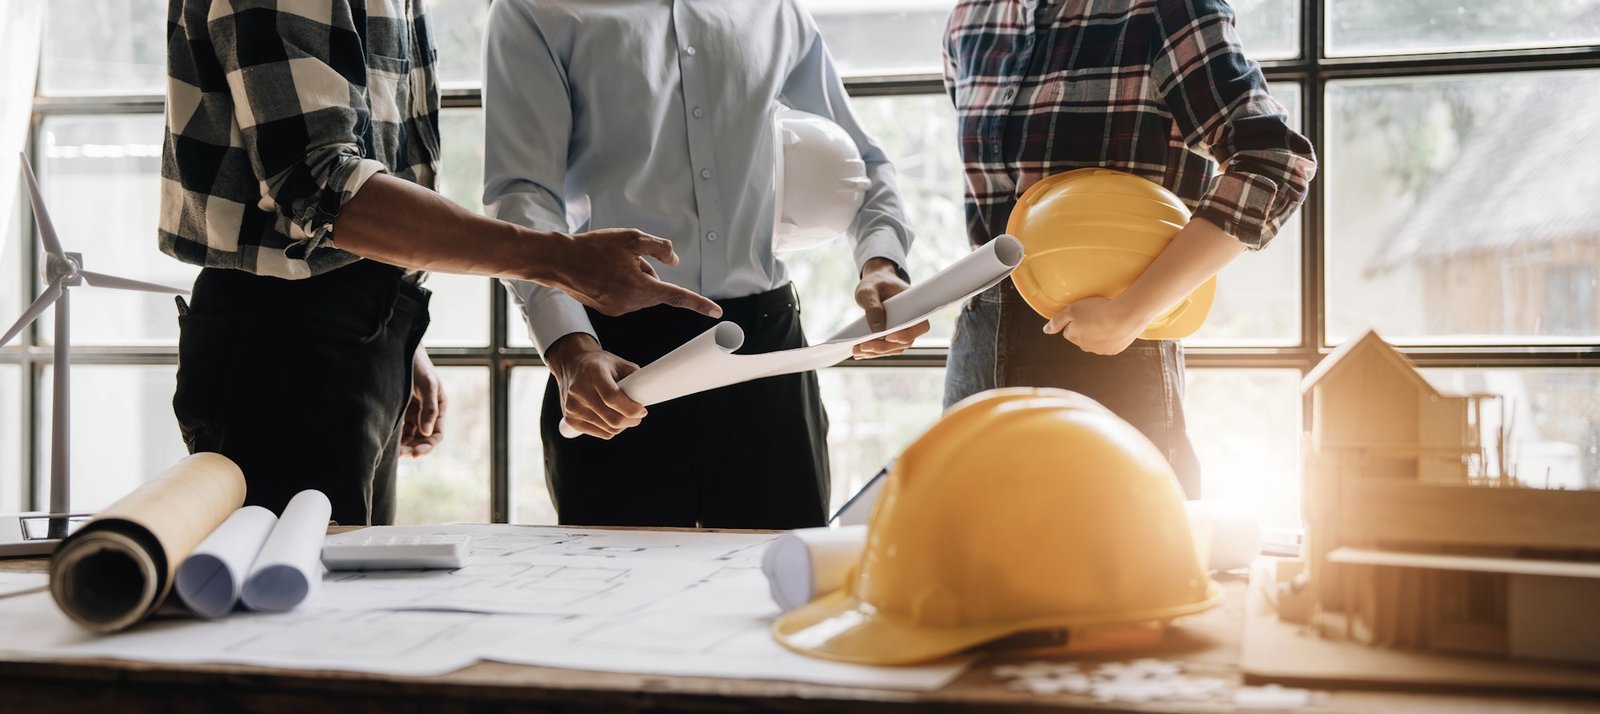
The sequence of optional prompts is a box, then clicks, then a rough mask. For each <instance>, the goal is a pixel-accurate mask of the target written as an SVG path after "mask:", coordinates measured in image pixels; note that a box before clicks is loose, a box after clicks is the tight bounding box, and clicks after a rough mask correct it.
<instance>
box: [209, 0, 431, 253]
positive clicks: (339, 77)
mask: <svg viewBox="0 0 1600 714" xmlns="http://www.w3.org/2000/svg"><path fill="white" fill-rule="evenodd" d="M364 17H365V16H364V15H363V18H364ZM354 18H355V13H353V12H352V10H351V7H350V3H348V2H343V1H338V0H335V1H334V2H332V3H330V2H329V1H328V0H216V1H215V2H213V3H212V5H211V10H210V14H209V16H208V17H207V24H208V26H209V31H210V35H211V39H212V42H213V44H214V47H215V51H216V55H217V60H218V62H219V64H220V65H221V68H222V71H223V73H224V75H225V79H226V82H227V85H228V90H229V94H230V95H231V97H232V100H233V105H234V107H233V108H234V114H235V116H236V117H237V119H238V129H239V137H240V142H241V143H242V145H243V149H244V150H245V152H246V153H247V154H248V155H249V157H250V165H251V167H252V169H253V170H254V172H255V178H256V179H257V180H258V181H259V182H260V185H261V202H260V207H261V208H262V209H263V210H268V211H273V212H276V213H278V214H279V215H281V216H282V217H283V218H285V219H287V221H288V223H289V231H288V233H289V238H290V240H291V241H292V242H291V245H290V246H289V247H288V252H290V253H291V254H292V255H295V256H299V257H303V256H305V255H307V254H309V253H310V252H311V251H313V250H316V249H318V248H321V247H323V246H327V245H331V242H332V240H333V224H334V221H336V220H337V219H338V217H339V212H340V210H341V209H342V208H343V207H344V205H345V203H347V202H349V201H350V199H351V198H353V197H354V196H355V195H356V193H357V192H358V191H360V190H361V187H362V186H363V185H364V184H365V183H366V182H367V180H368V179H370V178H372V176H373V175H374V174H376V173H378V172H381V171H385V167H384V165H383V164H382V163H380V162H378V161H376V160H373V159H372V158H370V157H369V155H368V151H367V150H366V147H363V146H362V140H361V138H360V136H361V134H360V131H359V130H360V128H361V127H363V126H366V125H367V124H368V123H369V122H370V121H371V116H370V109H369V106H368V102H367V58H366V55H365V50H364V49H363V46H362V43H361V41H360V35H359V34H358V33H357V32H356V25H355V20H354ZM378 59H382V58H378ZM394 62H396V63H397V65H400V64H403V62H404V61H403V60H398V59H396V60H394ZM395 69H396V70H397V71H399V70H401V69H402V67H400V66H397V67H396V68H395Z"/></svg>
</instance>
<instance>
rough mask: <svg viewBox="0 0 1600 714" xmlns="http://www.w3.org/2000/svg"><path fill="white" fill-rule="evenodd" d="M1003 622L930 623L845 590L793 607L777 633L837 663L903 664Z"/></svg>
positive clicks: (961, 646)
mask: <svg viewBox="0 0 1600 714" xmlns="http://www.w3.org/2000/svg"><path fill="white" fill-rule="evenodd" d="M1010 629H1011V628H1010V627H1007V626H1004V625H975V626H968V627H948V628H929V627H924V626H918V625H914V624H912V623H907V622H900V621H898V620H896V619H894V618H890V617H886V616H884V615H882V614H879V613H875V612H873V608H872V607H871V606H870V605H866V604H864V603H862V602H861V601H860V600H859V599H857V598H856V597H854V596H852V595H848V594H846V593H845V592H844V591H843V590H836V591H834V592H832V593H829V594H827V595H824V596H822V597H821V598H818V599H816V600H813V601H811V602H809V603H807V604H805V605H802V606H800V607H798V608H796V609H794V610H790V611H789V612H787V613H784V614H783V615H782V616H780V617H779V618H778V619H777V621H776V622H774V623H772V636H773V637H774V638H776V639H777V640H778V642H779V643H781V644H782V645H783V646H785V647H788V648H789V649H791V650H794V651H796V652H799V653H800V654H804V655H810V656H813V657H821V658H823V659H830V660H834V661H836V662H849V663H852V664H873V665H899V664H915V663H918V662H927V661H929V660H935V659H939V658H941V657H946V656H949V655H953V654H955V653H957V652H960V651H962V650H965V649H967V648H969V647H974V646H976V645H980V644H983V643H985V642H988V641H990V640H993V639H995V638H998V637H1001V636H1004V635H1005V634H1007V632H1008V631H1009V630H1010Z"/></svg>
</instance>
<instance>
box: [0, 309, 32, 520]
mask: <svg viewBox="0 0 1600 714" xmlns="http://www.w3.org/2000/svg"><path fill="white" fill-rule="evenodd" d="M8 314H9V313H8ZM0 319H5V318H0ZM25 408H26V403H25V402H23V401H22V369H21V368H20V367H18V366H17V365H14V364H0V513H15V512H17V511H20V510H22V508H23V504H22V489H20V488H17V487H18V486H20V485H21V483H22V457H23V450H22V445H23V443H24V442H23V441H22V422H23V418H24V417H25V416H26V415H25V414H24V413H23V410H24V409H25Z"/></svg>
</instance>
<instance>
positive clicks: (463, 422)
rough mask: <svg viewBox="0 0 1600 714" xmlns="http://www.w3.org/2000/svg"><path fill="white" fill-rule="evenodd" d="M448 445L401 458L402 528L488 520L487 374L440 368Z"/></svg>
mask: <svg viewBox="0 0 1600 714" xmlns="http://www.w3.org/2000/svg"><path fill="white" fill-rule="evenodd" d="M439 376H440V378H441V379H443V380H444V390H445V416H444V429H443V432H442V433H443V434H444V440H443V441H441V442H439V446H438V448H436V449H434V451H433V452H432V453H430V454H426V455H424V456H421V457H417V458H402V459H400V475H399V491H398V493H399V506H398V511H399V512H398V513H397V514H396V517H395V520H396V522H398V523H452V522H455V523H484V522H486V521H488V520H489V480H488V479H486V478H484V474H487V473H489V370H487V369H484V368H482V367H441V368H439Z"/></svg>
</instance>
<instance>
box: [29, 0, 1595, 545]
mask: <svg viewBox="0 0 1600 714" xmlns="http://www.w3.org/2000/svg"><path fill="white" fill-rule="evenodd" d="M1300 11H1301V19H1300V28H1299V34H1298V39H1299V42H1300V55H1299V57H1297V58H1295V59H1288V60H1276V61H1266V62H1262V63H1261V65H1262V68H1263V71H1264V73H1265V75H1266V77H1267V80H1268V81H1269V82H1276V83H1294V84H1298V85H1299V86H1300V87H1301V89H1302V92H1301V97H1302V100H1301V101H1303V102H1304V105H1303V107H1302V115H1303V117H1304V122H1303V127H1302V128H1303V130H1304V132H1305V134H1306V136H1307V137H1309V138H1310V139H1311V140H1312V142H1313V144H1314V145H1315V146H1317V147H1322V146H1325V138H1326V137H1325V132H1324V126H1325V117H1324V115H1323V112H1324V98H1325V95H1326V91H1327V85H1328V82H1329V81H1331V80H1339V79H1365V78H1379V77H1386V78H1394V77H1430V76H1441V75H1471V74H1482V73H1491V72H1493V73H1506V72H1531V71H1548V70H1563V69H1595V68H1600V46H1587V47H1564V48H1549V49H1516V50H1495V51H1479V52H1450V53H1436V54H1407V55H1396V56H1382V55H1374V56H1361V57H1339V58H1329V57H1327V56H1326V55H1327V53H1326V42H1325V25H1324V23H1323V16H1324V13H1323V8H1322V2H1319V0H1300ZM845 85H846V87H847V89H848V90H849V91H850V94H851V95H852V96H858V97H881V96H905V95H927V94H942V93H943V92H944V84H943V81H942V79H941V77H940V76H939V75H937V74H910V75H891V76H856V77H850V78H847V79H846V80H845ZM164 104H165V101H164V98H163V97H162V96H161V95H159V94H140V95H119V96H39V97H36V99H35V102H34V106H33V121H32V125H31V130H30V135H29V147H30V152H29V153H30V155H31V156H32V157H33V160H34V162H35V165H40V164H41V163H42V157H41V156H40V155H39V154H40V147H39V142H38V137H39V135H40V132H39V128H40V124H41V122H42V121H43V119H44V117H46V116H52V115H90V114H153V113H160V112H161V111H162V110H163V108H164ZM442 105H443V106H444V107H447V108H477V107H481V106H482V95H481V92H480V91H479V90H478V89H476V88H453V89H447V90H445V91H444V93H443V98H442ZM1324 205H1325V195H1324V182H1323V181H1322V180H1321V177H1320V176H1319V178H1318V179H1317V180H1316V181H1314V182H1312V185H1311V191H1310V194H1309V195H1308V196H1307V199H1306V202H1305V204H1304V206H1303V207H1302V208H1301V210H1300V221H1301V223H1302V227H1303V230H1302V236H1303V237H1302V240H1303V242H1304V243H1303V251H1302V254H1303V255H1302V260H1301V266H1300V268H1301V280H1300V296H1299V298H1300V336H1299V344H1298V345H1296V346H1293V347H1270V348H1260V347H1227V346H1197V347H1190V348H1188V349H1187V350H1186V353H1187V361H1188V366H1190V367H1192V368H1196V369H1262V368H1280V369H1295V370H1299V371H1300V372H1301V373H1302V374H1304V373H1305V372H1306V371H1308V370H1310V369H1311V368H1312V367H1313V366H1315V365H1316V363H1317V362H1318V361H1320V360H1321V359H1322V357H1323V356H1325V355H1326V354H1327V353H1328V352H1329V351H1330V348H1329V346H1328V345H1327V339H1326V336H1327V327H1326V313H1327V311H1326V309H1325V308H1326V305H1327V296H1326V294H1325V281H1324V275H1323V270H1324V267H1325V266H1324V254H1323V244H1324V241H1323V233H1324V217H1325V216H1324V210H1323V209H1324ZM20 213H21V214H22V218H21V220H22V221H23V227H24V230H23V231H22V235H23V236H25V237H27V238H25V239H24V240H23V241H21V242H22V244H23V245H22V249H21V251H20V254H21V257H22V258H23V260H21V261H20V263H19V266H20V267H19V270H21V271H22V275H21V276H19V277H21V282H22V285H24V286H26V288H27V292H28V294H29V295H32V294H33V293H34V292H36V290H37V289H38V285H37V282H38V271H37V270H35V269H34V267H35V266H36V265H37V261H38V255H37V250H36V246H37V241H35V240H32V239H31V233H32V231H33V222H32V218H31V216H29V215H28V214H27V212H26V211H22V212H20ZM489 290H490V295H489V307H490V309H489V319H490V333H489V334H490V337H489V344H488V345H487V346H485V347H447V348H430V350H429V354H430V355H432V357H433V360H434V362H435V363H436V364H438V365H439V366H441V367H485V368H488V370H489V375H490V376H489V379H490V382H489V384H490V389H489V409H490V475H489V476H490V483H489V494H490V520H491V521H492V522H496V523H502V522H507V521H508V520H509V519H510V518H511V517H512V515H513V513H512V511H513V507H514V506H513V503H512V496H511V492H512V484H511V471H510V447H511V426H510V424H511V405H510V394H509V391H510V384H511V371H512V370H513V369H516V368H518V367H534V366H542V364H543V363H542V361H541V360H540V359H539V355H538V353H537V351H536V350H534V349H533V348H529V347H512V346H510V345H509V343H508V335H507V321H506V316H507V314H508V311H509V306H508V301H507V298H506V294H505V291H504V290H502V289H501V288H500V286H499V284H498V283H495V282H490V283H489ZM37 330H38V327H37V326H35V327H34V328H30V329H29V330H28V331H27V332H25V333H24V334H23V335H22V336H20V337H19V338H18V343H19V345H20V346H12V347H7V348H4V349H0V364H18V365H21V367H22V371H23V374H24V377H25V378H24V379H23V385H22V389H21V394H22V402H23V404H22V405H21V408H22V409H23V410H24V415H23V419H22V420H21V424H22V432H23V433H22V434H21V437H22V442H23V444H24V445H25V448H23V449H21V452H22V453H21V454H19V455H18V456H17V458H18V459H19V460H20V461H21V462H22V463H21V466H22V474H23V478H22V484H21V488H22V494H21V496H22V503H24V504H27V505H28V506H31V507H38V505H39V504H40V502H41V496H42V495H43V494H42V491H41V489H40V486H41V484H40V483H39V479H40V477H41V473H40V472H41V470H42V469H43V468H44V467H45V466H46V463H45V462H46V459H45V455H44V454H43V453H41V452H40V449H39V444H38V439H37V438H36V436H35V435H36V434H37V433H38V428H39V423H38V422H39V415H40V408H41V407H42V406H43V404H42V399H44V398H45V397H46V395H47V394H48V392H47V390H40V389H38V388H37V384H38V380H39V379H40V378H42V374H43V370H44V368H45V367H47V366H49V365H50V364H51V362H52V361H53V357H52V353H51V351H50V349H49V348H48V347H47V346H40V344H39V339H38V337H39V335H38V333H37ZM1402 350H1403V351H1404V352H1405V353H1406V354H1407V355H1408V356H1409V357H1410V358H1411V359H1412V360H1413V361H1414V362H1416V363H1417V365H1418V366H1419V367H1423V368H1430V367H1456V368H1539V367H1557V368H1582V367H1589V368H1594V367H1600V344H1586V345H1562V346H1541V345H1534V344H1514V343H1513V344H1461V345H1445V346H1429V347H1404V348H1402ZM946 356H947V350H946V349H945V348H939V347H923V348H915V349H912V350H909V351H907V352H906V353H905V354H903V355H898V356H895V357H887V358H881V359H877V360H864V361H859V362H858V361H847V362H845V363H844V364H842V365H840V366H839V367H838V368H839V369H876V368H884V367H924V368H941V367H943V366H944V364H945V359H946ZM73 360H74V361H75V362H77V363H79V364H84V365H172V364H176V363H177V349H176V348H175V347H118V346H85V347H79V348H74V350H73ZM1303 406H1306V405H1303Z"/></svg>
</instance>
